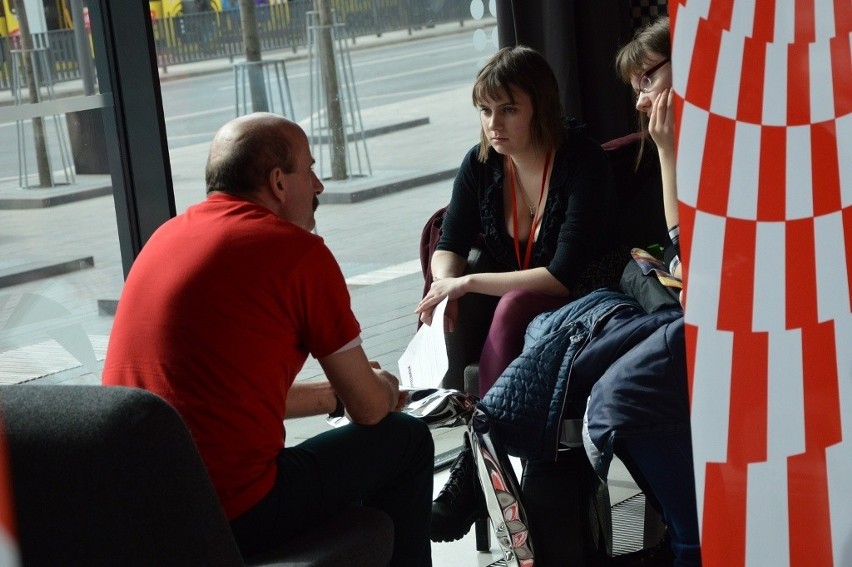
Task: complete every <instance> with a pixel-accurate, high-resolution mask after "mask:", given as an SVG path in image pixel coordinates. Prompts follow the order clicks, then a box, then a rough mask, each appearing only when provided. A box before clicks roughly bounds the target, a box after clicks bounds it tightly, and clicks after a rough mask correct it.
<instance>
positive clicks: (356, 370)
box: [288, 345, 402, 425]
mask: <svg viewBox="0 0 852 567" xmlns="http://www.w3.org/2000/svg"><path fill="white" fill-rule="evenodd" d="M319 363H320V366H322V369H323V370H324V371H325V375H326V377H327V378H328V381H329V382H330V384H331V386H332V387H333V388H334V391H335V392H337V395H338V396H340V399H342V400H343V404H344V405H345V406H346V413H347V414H349V419H351V420H352V421H353V422H354V423H359V424H362V425H373V424H375V423H378V422H380V421H381V420H382V419H384V417H385V416H386V415H387V414H388V413H390V412H392V411H394V410H396V409H399V407H400V405H401V402H402V398H401V396H400V393H399V380H397V378H396V377H395V376H394V375H393V374H391V373H390V372H387V371H385V370H381V369H379V368H373V366H371V364H370V362H369V361H368V360H367V355H366V354H364V349H363V348H361V346H360V345H358V346H355V347H353V348H350V349H347V350H345V351H342V352H336V353H334V354H330V355H328V356H324V357H322V358H320V359H319ZM335 403H336V402H335ZM288 405H289V404H288ZM333 409H334V406H333V405H332V406H331V407H330V408H329V410H328V411H332V410H333Z"/></svg>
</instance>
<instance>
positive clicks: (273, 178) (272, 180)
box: [269, 167, 287, 203]
mask: <svg viewBox="0 0 852 567" xmlns="http://www.w3.org/2000/svg"><path fill="white" fill-rule="evenodd" d="M269 188H270V189H272V193H273V194H274V195H275V198H276V199H278V200H279V201H281V202H282V203H283V202H284V201H285V198H286V196H287V191H286V180H285V179H284V172H283V171H281V168H280V167H276V168H273V169H272V171H270V172H269Z"/></svg>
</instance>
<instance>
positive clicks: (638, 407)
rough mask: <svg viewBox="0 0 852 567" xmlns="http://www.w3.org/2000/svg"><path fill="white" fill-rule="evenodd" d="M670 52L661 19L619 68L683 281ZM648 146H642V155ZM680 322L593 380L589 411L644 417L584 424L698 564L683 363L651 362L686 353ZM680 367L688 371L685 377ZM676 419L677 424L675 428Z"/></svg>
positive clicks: (674, 543) (677, 558)
mask: <svg viewBox="0 0 852 567" xmlns="http://www.w3.org/2000/svg"><path fill="white" fill-rule="evenodd" d="M670 57H671V40H670V36H669V19H668V18H667V17H663V18H659V19H657V20H655V21H654V22H652V23H651V24H649V25H648V26H646V27H644V28H642V29H640V30H639V31H638V32H637V33H636V34H635V35H634V36H633V39H632V40H631V41H630V42H629V43H628V44H626V45H625V46H624V47H622V48H621V49H620V50H619V51H618V53H617V55H616V59H615V66H616V69H617V71H618V73H619V75H620V76H621V78H622V80H624V82H625V83H628V84H630V85H631V86H632V87H633V91H634V92H635V93H636V109H637V110H638V111H639V112H640V113H641V114H640V127H641V128H642V129H643V130H645V129H647V132H648V134H649V135H650V137H651V139H652V140H653V142H654V145H655V146H656V149H657V154H658V157H659V160H660V174H661V176H662V187H663V206H664V208H665V217H666V223H667V225H668V229H669V237H670V239H671V243H670V245H669V246H667V247H666V248H665V259H666V261H667V262H668V263H669V271H670V272H671V273H672V274H673V275H675V276H676V277H678V278H681V277H682V273H681V266H680V259H679V247H678V201H677V182H676V179H675V147H674V111H673V108H672V98H673V95H672V66H671V61H670ZM643 141H644V137H643ZM644 149H645V147H644V143H643V145H642V146H640V150H639V156H638V157H639V159H641V157H642V152H643V150H644ZM678 325H679V327H678V329H679V330H680V334H679V335H677V336H676V338H674V339H672V341H670V342H669V343H666V344H663V343H660V344H659V346H661V347H666V348H667V349H672V348H675V349H677V350H676V351H675V350H664V349H662V348H658V349H654V348H651V349H646V350H645V351H644V352H639V351H636V352H635V353H631V356H633V355H642V356H644V358H641V359H640V358H637V356H633V358H631V356H625V357H624V360H626V362H624V364H628V365H632V368H633V371H632V373H631V375H630V376H629V377H628V378H627V379H626V380H624V381H617V382H611V381H609V380H608V375H612V373H613V372H614V371H616V370H617V368H613V367H610V368H609V369H608V370H607V373H605V374H604V376H602V377H601V378H600V380H599V381H598V382H597V383H596V385H595V387H594V388H593V389H592V393H591V395H590V397H589V405H588V408H587V415H589V416H591V415H592V414H595V413H596V412H595V409H596V408H598V407H610V408H615V411H614V412H610V414H609V415H612V414H613V413H624V414H627V413H630V412H632V413H633V414H636V415H643V416H645V417H643V418H639V419H633V420H632V421H630V423H629V425H624V424H622V425H621V428H620V429H619V427H617V426H614V425H613V424H611V423H601V422H600V421H606V420H607V418H604V419H602V420H600V421H599V422H598V423H589V424H588V425H587V427H588V430H594V429H595V428H597V429H598V430H607V431H610V432H611V433H607V435H605V436H601V438H602V439H607V438H608V439H609V440H610V441H612V440H613V439H614V443H613V450H614V452H615V455H617V456H618V457H619V458H620V459H621V461H622V462H623V463H624V464H625V466H626V467H627V469H628V470H629V471H630V474H631V475H632V476H633V478H634V479H635V480H636V482H637V484H639V486H640V487H641V488H642V490H643V492H645V494H646V496H647V497H648V500H649V502H651V504H652V505H653V506H654V507H655V508H657V510H658V511H659V512H660V513H661V515H662V516H663V519H664V521H665V523H666V526H667V528H668V534H667V537H668V539H669V541H670V544H671V550H672V553H673V555H674V564H675V565H676V566H678V567H683V566H697V565H700V564H701V555H700V546H699V531H698V514H697V506H696V500H695V484H694V471H693V461H692V439H691V432H690V429H689V407H688V401H687V395H686V384H685V382H686V376H685V368H681V369H679V370H677V371H676V372H673V373H671V374H670V375H669V379H668V380H664V379H662V378H661V377H660V376H657V375H656V374H655V372H656V368H655V367H654V364H652V363H649V362H648V361H652V360H653V361H656V363H657V364H660V363H661V361H663V360H670V359H671V358H673V357H675V356H676V355H679V356H680V358H683V352H684V350H685V343H684V340H683V335H682V328H683V326H682V321H680V322H678ZM660 330H661V331H662V329H660ZM634 350H635V349H634ZM658 354H663V355H665V356H658ZM621 362H622V361H619V364H620V363H621ZM680 370H683V376H681V371H680ZM645 374H647V376H646V375H645ZM649 377H650V378H651V380H650V382H654V383H655V384H656V389H655V387H649V383H650V382H649V380H648V378H649ZM636 386H639V388H641V391H640V389H638V388H636ZM674 390H682V393H683V395H682V396H681V397H679V398H678V400H679V401H675V402H671V403H667V404H665V410H664V412H665V413H667V414H668V418H669V421H670V422H671V423H670V424H669V426H668V427H661V426H660V422H661V421H662V417H661V415H660V413H657V412H656V410H655V409H654V408H659V407H661V406H663V405H664V404H662V403H661V400H665V399H668V398H667V396H669V395H670V394H671V392H672V391H674ZM597 415H600V414H597ZM589 419H590V420H591V418H589ZM628 421H629V420H628ZM673 424H677V427H675V426H674V425H673ZM616 430H618V431H617V433H619V434H620V436H619V435H618V434H616ZM601 444H603V443H601ZM596 445H597V444H596Z"/></svg>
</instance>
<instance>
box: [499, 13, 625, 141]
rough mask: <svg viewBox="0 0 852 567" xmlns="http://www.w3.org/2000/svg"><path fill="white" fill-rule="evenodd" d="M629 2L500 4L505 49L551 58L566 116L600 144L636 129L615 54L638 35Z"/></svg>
mask: <svg viewBox="0 0 852 567" xmlns="http://www.w3.org/2000/svg"><path fill="white" fill-rule="evenodd" d="M632 21H633V20H632V17H631V2H629V1H628V0H497V28H498V34H499V37H500V47H505V46H509V45H517V44H523V45H528V46H530V47H532V48H534V49H536V50H537V51H539V52H540V53H541V54H542V55H544V56H545V58H547V60H548V62H549V63H550V65H551V67H552V68H553V71H554V72H555V73H556V78H557V80H558V81H559V89H560V95H561V97H562V107H563V109H564V110H565V113H566V115H568V116H572V117H574V118H576V119H578V120H579V121H580V122H582V123H585V124H586V125H587V126H588V132H589V133H590V134H591V136H592V137H594V138H595V139H597V140H598V141H600V142H605V141H608V140H611V139H613V138H618V137H621V136H624V135H625V134H628V133H629V132H632V131H634V130H636V114H635V111H634V109H633V101H632V96H631V94H630V89H629V88H628V87H626V86H625V85H624V84H623V83H622V82H621V80H620V79H619V78H618V77H617V76H616V74H615V68H614V66H613V59H614V57H615V52H616V51H617V50H618V48H619V47H620V46H621V45H623V44H624V43H626V42H628V41H629V40H630V38H631V36H632V35H633V28H632Z"/></svg>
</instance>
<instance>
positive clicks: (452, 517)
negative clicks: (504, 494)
mask: <svg viewBox="0 0 852 567" xmlns="http://www.w3.org/2000/svg"><path fill="white" fill-rule="evenodd" d="M483 516H485V498H484V496H483V494H482V488H480V486H479V479H477V478H476V464H475V463H474V460H473V450H472V449H471V447H470V438H469V437H468V434H467V433H465V434H464V448H463V449H462V451H461V452H460V453H459V455H458V456H457V457H456V460H455V461H453V464H452V466H451V467H450V478H449V480H447V484H445V485H444V488H442V489H441V492H440V494H438V497H437V498H435V501H434V502H432V526H431V533H430V537H431V539H432V541H435V542H440V541H456V540H457V539H461V538H463V537H464V536H465V534H467V532H469V531H470V527H471V526H472V525H473V522H475V521H476V519H477V518H479V517H483Z"/></svg>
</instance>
